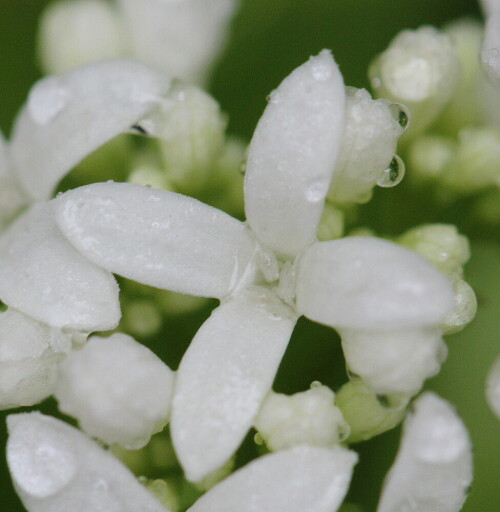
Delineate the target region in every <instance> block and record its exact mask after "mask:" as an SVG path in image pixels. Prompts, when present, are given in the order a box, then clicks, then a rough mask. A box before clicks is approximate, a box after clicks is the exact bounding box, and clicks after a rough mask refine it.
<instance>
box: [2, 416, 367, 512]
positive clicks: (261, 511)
mask: <svg viewBox="0 0 500 512" xmlns="http://www.w3.org/2000/svg"><path fill="white" fill-rule="evenodd" d="M8 427H9V433H10V436H9V441H8V444H7V460H8V464H9V468H10V472H11V475H12V478H13V480H14V485H15V487H16V490H17V492H18V494H19V496H20V498H21V500H22V502H23V504H24V506H25V507H26V508H27V510H28V512H63V511H65V512H66V511H68V510H71V511H74V512H88V511H90V510H92V511H101V510H102V511H104V510H105V511H106V512H136V511H138V510H140V511H141V512H168V510H167V509H166V508H165V507H164V506H162V505H161V504H160V502H159V501H157V500H156V498H154V497H153V495H152V494H150V493H149V492H148V491H147V490H146V489H145V488H144V487H142V486H141V485H140V484H139V482H137V480H136V479H135V478H134V476H133V475H132V474H131V473H130V472H129V471H128V470H127V469H126V468H125V467H124V466H122V465H121V464H120V463H119V462H118V460H116V459H115V458H114V457H113V456H112V455H111V454H110V453H109V452H106V451H104V450H103V449H102V448H100V447H99V446H97V445H96V444H95V443H93V442H92V441H91V440H90V439H88V438H87V437H86V436H85V435H84V434H82V433H81V432H79V431H78V430H76V429H75V428H73V427H70V426H69V425H67V424H65V423H63V422H62V421H59V420H56V419H54V418H51V417H49V416H43V415H41V414H39V413H30V414H17V415H11V416H9V418H8ZM356 460H357V456H356V454H355V453H354V452H351V451H349V450H347V449H345V448H341V447H339V446H337V447H335V448H319V447H310V446H300V447H296V448H292V449H290V450H284V451H281V452H278V453H276V454H270V455H267V456H264V457H261V458H259V459H257V460H255V461H253V462H251V463H249V464H247V465H246V466H244V467H243V468H241V469H239V470H238V471H235V472H234V473H233V474H232V475H231V476H229V477H228V478H226V479H225V480H224V481H222V482H221V483H219V484H217V485H215V486H214V487H213V488H212V489H211V490H209V491H208V492H207V493H206V494H205V495H203V496H202V497H201V498H200V499H199V500H198V501H197V502H196V503H195V504H194V505H193V506H192V507H191V508H190V509H189V510H190V511H191V512H234V511H235V510H238V511H240V512H302V511H303V510H309V511H311V512H335V511H336V510H337V509H338V507H339V506H340V504H341V502H342V500H343V499H344V496H345V494H346V492H347V489H348V486H349V482H350V479H351V473H352V468H353V466H354V464H355V463H356Z"/></svg>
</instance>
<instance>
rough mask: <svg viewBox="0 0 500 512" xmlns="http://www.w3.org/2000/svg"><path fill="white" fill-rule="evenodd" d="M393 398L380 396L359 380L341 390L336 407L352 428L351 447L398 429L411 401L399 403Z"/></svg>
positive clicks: (336, 400) (403, 400) (347, 384)
mask: <svg viewBox="0 0 500 512" xmlns="http://www.w3.org/2000/svg"><path fill="white" fill-rule="evenodd" d="M391 398H392V397H386V396H385V395H383V396H380V395H379V396H377V395H376V394H375V393H374V392H373V391H372V390H371V389H370V388H368V387H367V386H366V384H364V383H363V381H362V380H360V379H353V380H351V381H349V382H347V383H346V384H344V385H343V386H342V387H341V388H340V389H339V391H338V392H337V394H336V395H335V403H336V404H337V407H338V408H339V409H340V410H341V411H342V414H343V415H344V418H345V420H346V421H347V423H348V424H349V427H350V434H349V437H348V438H347V442H348V443H356V442H358V441H366V440H367V439H371V438H372V437H375V436H378V435H379V434H382V433H383V432H386V431H387V430H391V429H392V428H394V427H396V426H397V425H399V423H400V422H401V421H402V420H403V418H404V416H405V413H406V405H407V404H408V397H406V396H401V397H397V398H398V399H397V401H396V403H393V400H392V399H391ZM386 402H387V403H386Z"/></svg>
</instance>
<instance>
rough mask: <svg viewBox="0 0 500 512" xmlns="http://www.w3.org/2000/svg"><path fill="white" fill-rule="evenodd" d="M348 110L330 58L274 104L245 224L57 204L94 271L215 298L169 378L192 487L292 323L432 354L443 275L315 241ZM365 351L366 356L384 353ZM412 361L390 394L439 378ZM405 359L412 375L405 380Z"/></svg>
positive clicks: (178, 444) (235, 431)
mask: <svg viewBox="0 0 500 512" xmlns="http://www.w3.org/2000/svg"><path fill="white" fill-rule="evenodd" d="M344 103H345V89H344V86H343V83H342V78H341V76H340V73H339V71H338V69H337V67H336V65H335V63H334V61H333V59H332V58H331V56H330V54H329V53H328V52H326V51H324V52H322V53H321V54H320V55H319V56H317V57H314V58H311V59H310V60H309V61H308V62H307V63H305V64H304V65H303V66H301V67H299V68H298V69H297V70H295V71H294V72H293V73H292V74H291V75H290V76H289V77H288V78H286V79H285V80H284V81H283V83H282V84H281V85H280V87H279V88H278V89H277V90H276V91H274V92H273V93H272V95H271V97H270V101H269V105H268V107H267V108H266V111H265V112H264V115H263V116H262V118H261V120H260V121H259V124H258V126H257V129H256V131H255V134H254V137H253V139H252V142H251V145H250V149H249V154H248V162H247V169H246V175H245V209H246V216H247V224H244V223H241V222H239V221H237V220H235V219H233V218H231V217H229V216H228V215H226V214H224V213H222V212H221V211H218V210H216V209H214V208H211V207H208V206H206V205H203V204H201V203H199V202H198V201H196V200H194V199H192V198H189V197H185V196H181V195H179V194H175V193H172V192H168V191H160V190H153V189H150V188H147V187H140V186H136V185H131V184H118V183H104V184H94V185H90V186H87V187H83V188H81V189H77V190H75V191H71V192H69V193H66V194H64V195H63V196H61V197H59V198H57V199H56V201H55V211H56V218H57V223H58V226H59V228H60V229H61V231H62V232H63V233H64V234H65V236H67V238H68V240H69V241H70V242H71V243H72V244H73V245H74V247H75V248H76V249H78V250H79V251H81V252H82V254H84V255H85V257H87V258H88V259H90V260H91V261H93V262H94V263H96V264H97V265H100V266H101V267H103V268H104V269H106V270H108V271H110V272H115V273H118V274H121V275H123V276H125V277H128V278H131V279H134V280H137V281H140V282H142V283H145V284H149V285H152V286H156V287H158V288H164V289H170V290H174V291H178V292H182V293H188V294H193V295H200V296H208V297H216V298H219V299H221V300H222V304H221V305H220V306H219V307H218V308H217V309H216V310H215V311H214V312H213V313H212V316H211V317H210V318H209V319H208V320H207V321H206V322H205V324H204V325H203V326H202V327H201V329H200V330H199V331H198V333H197V335H196V336H195V338H194V340H193V341H192V343H191V345H190V347H189V349H188V351H187V352H186V354H185V356H184V358H183V360H182V362H181V365H180V367H179V371H178V375H177V381H176V387H175V392H174V399H173V408H172V418H171V432H172V436H173V440H174V445H175V448H176V452H177V455H178V457H179V460H180V462H181V464H182V466H183V467H184V470H185V472H186V475H187V478H188V479H189V480H193V481H196V480H199V479H201V478H203V477H204V476H205V475H206V474H208V473H210V472H211V471H213V470H215V469H216V468H217V467H219V466H221V465H222V464H223V463H224V462H225V461H226V460H227V459H228V458H229V457H230V456H231V454H232V453H233V452H234V451H235V450H236V448H237V447H238V445H239V444H240V442H241V441H242V439H243V437H244V436H245V433H246V432H247V430H248V429H249V428H250V426H251V425H252V422H253V420H254V418H255V415H256V413H257V411H258V409H259V407H260V405H261V402H262V400H263V398H264V396H265V395H266V393H267V392H268V391H269V389H270V388H271V385H272V381H273V379H274V376H275V374H276V371H277V368H278V365H279V362H280V360H281V357H282V355H283V353H284V351H285V348H286V346H287V343H288V340H289V339H290V335H291V333H292V330H293V328H294V325H295V322H296V320H297V317H298V316H299V315H301V314H304V315H306V316H308V317H309V318H311V319H313V320H316V321H319V322H321V323H324V324H326V325H330V326H332V327H335V328H338V329H339V330H340V332H341V333H342V330H343V329H344V330H346V331H347V330H348V331H349V332H350V333H356V332H358V333H361V334H362V335H363V336H367V337H369V335H370V333H372V334H373V335H374V339H375V340H376V339H379V338H381V337H383V335H384V333H386V334H387V335H388V336H389V337H391V336H394V335H393V333H394V331H397V332H399V333H405V332H409V333H411V336H412V338H411V339H412V340H415V343H417V344H420V343H423V344H424V345H427V344H428V341H429V340H430V341H432V343H436V349H439V346H440V343H441V342H440V341H439V338H436V336H437V333H436V330H435V327H436V326H437V325H438V324H439V323H440V322H441V321H442V319H443V317H444V315H445V314H446V313H447V312H448V311H449V310H450V309H451V307H452V304H453V294H452V292H451V289H450V285H449V283H448V281H447V279H446V278H445V277H444V276H443V275H441V274H440V273H439V272H438V271H436V270H435V269H434V268H433V267H432V266H431V265H430V264H428V263H427V262H425V261H424V260H422V259H421V258H420V257H418V256H417V255H415V254H414V253H412V252H410V251H408V250H406V249H403V248H401V247H399V246H396V245H394V244H391V243H389V242H386V241H383V240H378V239H375V238H356V237H352V238H346V239H344V240H335V241H330V242H315V233H316V229H317V227H318V223H319V220H320V217H321V212H322V209H323V202H324V199H325V197H326V194H327V192H328V189H329V185H330V181H331V179H332V173H333V174H335V172H337V169H336V167H335V162H336V159H337V156H338V154H339V151H340V148H341V143H342V137H343V130H344V127H345V120H344ZM391 122H396V121H395V120H394V119H392V120H391ZM381 171H383V169H381ZM430 297H432V300H429V298H430ZM434 340H437V341H434ZM371 345H372V354H373V357H378V358H381V359H383V358H385V357H386V356H387V353H386V352H385V351H379V350H378V349H377V343H376V342H375V341H374V342H373V343H372V344H371ZM393 346H394V347H396V348H397V346H398V345H397V344H393ZM408 352H411V350H410V351H409V350H408V347H404V348H403V350H402V351H401V352H399V355H400V358H399V359H398V357H397V355H392V354H391V357H392V358H393V359H392V360H393V361H394V366H393V367H392V368H390V370H391V371H395V372H396V374H397V375H399V378H394V382H395V389H394V391H398V390H399V387H401V386H403V387H404V388H405V389H406V386H407V384H406V383H405V382H406V379H408V378H409V377H411V378H412V379H413V378H414V377H413V375H412V371H413V369H414V368H413V366H415V365H416V368H417V371H418V374H417V377H416V380H417V381H418V382H419V385H418V386H417V385H416V384H412V389H413V390H415V389H417V388H418V387H419V386H420V385H421V383H422V381H423V380H424V379H425V378H426V377H427V376H428V375H429V371H430V372H431V373H433V372H434V371H435V365H434V364H433V365H432V366H431V369H430V370H429V369H425V368H422V366H423V365H422V361H421V359H420V358H419V359H417V360H416V362H415V365H412V361H413V360H412V359H410V360H409V361H407V357H408V355H407V354H408ZM431 352H432V351H431ZM439 354H440V352H439V350H437V351H436V353H435V354H434V358H435V360H436V361H438V362H439V361H440V355H439ZM403 362H404V363H405V364H407V366H406V368H407V369H408V371H407V372H401V371H400V369H399V366H398V365H399V364H401V363H403ZM348 364H349V365H350V366H352V365H354V364H355V363H354V362H353V361H348ZM410 369H411V370H412V371H410ZM383 371H384V373H387V371H388V369H387V365H385V366H383ZM361 377H363V376H362V375H361ZM384 390H385V388H384Z"/></svg>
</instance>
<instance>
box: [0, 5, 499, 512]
mask: <svg viewBox="0 0 500 512" xmlns="http://www.w3.org/2000/svg"><path fill="white" fill-rule="evenodd" d="M138 1H140V0H138ZM47 3H48V2H47V1H45V0H0V56H1V57H0V92H1V95H2V96H1V108H0V126H1V129H2V132H3V133H4V134H5V135H6V136H8V134H9V131H10V127H11V123H12V120H13V118H14V116H15V113H16V111H17V110H18V109H19V107H20V105H21V104H22V102H23V101H24V98H25V97H26V94H27V91H28V90H29V87H30V85H31V84H32V83H33V81H34V80H36V79H37V78H38V77H39V76H40V72H39V69H38V68H37V64H36V59H35V38H36V24H37V18H38V16H39V14H40V12H41V10H42V9H43V7H44V5H46V4H47ZM464 15H471V16H475V17H478V16H479V9H478V6H477V4H476V2H474V1H472V0H442V1H430V0H272V1H269V0H243V1H242V8H241V10H240V13H239V15H238V16H237V18H236V20H235V22H234V24H233V29H232V33H231V37H230V41H229V43H228V46H227V49H226V51H225V53H224V54H223V56H222V57H221V59H220V61H219V63H218V65H217V66H216V69H215V71H214V75H213V79H212V82H211V86H210V89H211V92H212V93H213V94H214V95H215V97H216V98H217V99H218V100H219V101H220V102H221V105H222V107H223V109H224V110H225V111H226V112H227V113H228V114H229V117H230V125H229V130H230V131H231V132H232V133H236V134H238V135H241V136H243V137H244V138H246V139H249V138H250V136H251V134H252V131H253V128H254V126H255V123H256V121H257V120H258V118H259V116H260V115H261V113H262V110H263V109H264V106H265V98H266V95H267V94H268V93H269V92H270V91H271V90H272V89H274V88H275V87H276V86H277V85H278V84H279V82H280V81H281V80H282V79H283V78H284V77H285V76H286V75H287V74H288V73H289V72H290V71H291V70H292V69H293V68H295V67H296V66H298V65H299V64H301V63H302V62H303V61H305V60H306V59H307V58H308V57H309V56H310V55H312V54H316V53H318V51H319V50H321V49H322V48H331V49H332V50H333V52H334V55H335V58H336V60H337V62H338V63H339V65H340V68H341V70H342V72H343V75H344V79H345V81H346V83H347V84H348V85H354V86H358V87H362V86H367V79H366V69H367V66H368V64H369V62H370V60H371V58H372V57H373V56H374V55H375V54H377V53H378V52H380V51H382V50H383V49H384V48H385V47H386V46H387V44H388V42H389V41H390V40H391V39H392V38H393V37H394V35H395V34H396V33H397V32H398V31H399V30H401V29H403V28H414V27H417V26H419V25H422V24H432V25H437V26H441V25H443V24H444V23H446V22H447V21H449V20H452V19H455V18H457V17H460V16H464ZM61 44H64V41H61ZM409 172H411V169H410V170H409ZM423 201H425V199H423V198H422V197H418V196H415V194H414V193H413V192H412V191H411V190H410V189H408V186H407V185H406V184H405V183H403V184H402V185H401V186H399V187H396V188H395V189H390V190H380V191H378V192H377V193H376V194H375V197H374V200H373V201H372V202H371V203H369V205H367V206H366V207H365V208H364V209H362V211H361V216H360V221H361V223H363V221H364V222H366V223H368V222H369V223H370V226H371V227H373V228H375V229H376V230H378V231H379V232H380V233H381V234H384V235H395V234H398V233H400V232H402V231H403V230H404V229H406V228H408V227H411V226H413V225H415V224H417V223H423V222H438V221H441V222H443V221H446V222H455V223H457V224H458V225H459V226H460V228H461V229H462V230H464V231H465V232H466V233H467V234H468V235H469V236H470V237H471V240H472V249H473V257H472V260H471V262H470V264H469V265H468V267H467V268H466V278H467V280H468V281H469V282H470V283H471V285H472V286H473V288H474V289H475V291H476V294H477V297H478V301H479V312H478V315H477V318H476V320H475V321H474V322H473V324H472V325H471V326H469V327H468V328H467V329H466V330H465V331H464V332H463V333H460V334H458V335H454V336H450V337H449V340H448V345H449V348H450V354H449V358H448V360H447V362H446V363H445V364H444V366H443V369H442V372H441V374H440V375H439V376H438V377H437V378H435V379H433V380H431V381H430V382H429V383H428V385H427V387H428V388H430V389H434V390H436V391H437V392H438V393H440V394H441V395H442V396H444V397H445V398H448V399H449V400H451V401H452V402H453V403H454V404H455V405H456V407H457V409H458V411H459V413H460V415H461V416H462V418H463V419H464V421H465V423H466V424H467V427H468V428H469V430H470V433H471V436H472V438H473V442H474V445H475V480H474V483H473V486H472V490H471V493H470V496H469V499H468V501H467V503H466V505H465V507H464V509H463V510H464V511H465V512H472V511H476V512H478V511H481V512H487V511H494V510H498V503H499V502H500V481H499V477H498V459H499V449H498V446H499V439H500V436H499V434H500V423H499V422H498V421H497V420H496V419H495V418H494V417H493V415H492V413H491V412H490V411H489V409H488V408H487V406H486V403H485V399H484V380H485V376H486V372H487V370H488V368H489V366H490V364H491V363H492V361H493V359H494V357H495V355H496V354H497V353H498V352H499V344H498V337H499V335H498V331H499V328H498V320H497V318H498V305H499V302H500V301H499V294H500V248H499V245H498V239H497V240H496V241H495V239H494V235H495V230H494V229H491V227H490V228H485V227H484V226H481V225H475V224H472V223H471V222H470V221H469V220H468V219H467V218H466V216H464V214H463V213H464V210H463V209H462V208H461V207H455V208H448V209H440V208H438V207H433V205H427V204H426V205H425V207H422V205H423V204H424V203H423ZM465 211H466V210H465ZM495 311H496V313H495ZM208 314H209V309H206V310H204V311H202V312H201V313H199V314H197V315H192V316H189V317H185V318H180V319H175V320H174V319H172V320H171V321H169V322H167V327H166V329H165V333H164V334H165V336H166V337H168V338H169V339H168V340H166V341H164V340H163V339H159V340H156V341H155V340H150V342H149V343H148V345H149V346H151V347H152V348H153V350H155V351H156V352H157V353H158V354H160V355H162V356H164V358H165V359H166V360H167V361H168V362H169V363H170V364H172V365H174V367H175V365H176V364H177V362H178V360H179V358H180V355H181V354H182V352H183V350H184V349H185V347H186V346H187V344H188V342H189V340H190V339H191V338H192V336H193V334H194V332H196V329H197V327H198V326H199V325H200V324H201V322H202V321H203V319H204V318H205V317H206V316H207V315H208ZM169 347H170V348H169ZM313 380H320V381H322V382H324V383H327V384H329V385H331V386H333V387H334V388H335V387H338V385H339V384H341V383H342V382H343V381H344V380H345V371H344V369H343V361H342V356H341V351H340V349H339V344H338V339H337V338H336V336H335V335H334V334H332V331H331V330H330V329H326V328H323V327H320V326H315V325H313V324H311V323H309V322H307V321H304V320H302V321H301V322H299V325H298V328H297V329H296V332H295V333H294V337H293V340H292V343H291V344H290V347H289V349H288V351H287V354H286V356H285V360H284V362H283V364H282V368H281V370H280V373H279V375H278V378H277V382H276V386H275V387H276V389H277V390H281V391H286V392H293V391H297V390H302V389H305V388H306V387H307V386H308V384H309V383H310V382H311V381H313ZM42 409H43V410H44V411H51V410H52V409H53V403H52V402H51V401H48V402H46V403H45V404H43V405H42ZM4 416H6V412H1V413H0V438H1V440H0V444H1V445H2V446H4V445H5V421H4ZM399 435H400V432H399V429H396V431H393V432H390V433H388V434H385V435H383V436H380V437H378V438H376V439H374V440H373V441H370V442H368V443H364V444H362V445H361V446H359V447H357V449H358V450H359V453H360V455H361V461H360V463H359V466H358V468H357V470H356V472H355V477H354V481H353V485H352V488H351V491H350V493H349V496H348V497H349V499H350V501H352V502H355V503H358V504H360V505H361V506H362V507H363V509H364V510H365V511H366V512H369V511H372V510H374V509H375V506H376V502H377V499H378V495H379V491H380V486H381V482H382V479H383V477H384V474H385V472H386V470H387V468H388V467H389V465H390V464H391V462H392V460H393V458H394V454H395V450H396V449H397V444H398V442H399ZM0 475H1V476H0V511H1V512H17V511H22V510H23V507H22V506H21V504H20V503H19V500H18V499H17V497H16V495H15V493H14V491H13V490H12V485H11V482H10V478H9V476H8V472H7V470H6V467H5V457H4V453H3V451H2V455H1V457H0Z"/></svg>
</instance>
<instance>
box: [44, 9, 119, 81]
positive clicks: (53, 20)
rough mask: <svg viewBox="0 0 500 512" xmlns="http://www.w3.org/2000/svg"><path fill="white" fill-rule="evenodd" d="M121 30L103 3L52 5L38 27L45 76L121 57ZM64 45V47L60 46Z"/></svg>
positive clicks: (113, 10) (115, 11) (117, 17)
mask: <svg viewBox="0 0 500 512" xmlns="http://www.w3.org/2000/svg"><path fill="white" fill-rule="evenodd" d="M122 32H123V27H122V20H121V18H120V16H119V14H118V12H117V9H116V8H115V7H114V6H112V5H111V4H110V3H108V2H106V0H73V1H71V2H64V1H62V2H61V1H59V2H51V3H49V4H48V6H47V7H46V8H45V9H44V10H43V13H42V16H41V19H40V22H39V25H38V41H37V43H38V44H37V47H38V56H39V60H40V61H41V65H42V67H43V70H44V71H45V73H46V74H52V73H61V72H64V71H67V70H69V69H72V68H75V67H77V66H81V65H82V64H86V63H88V62H93V61H96V60H101V59H109V58H112V57H118V56H120V55H122V54H123V47H124V42H123V34H122ZM61 41H64V44H61Z"/></svg>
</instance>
